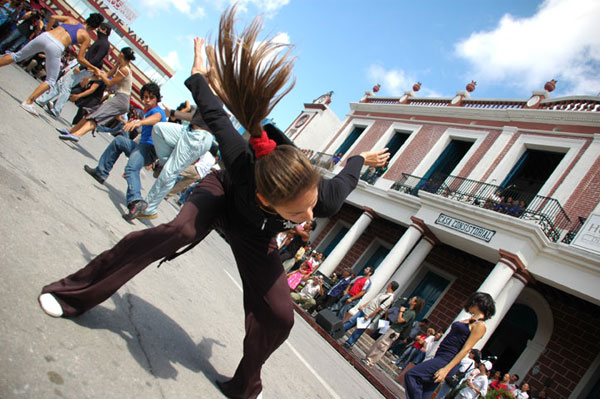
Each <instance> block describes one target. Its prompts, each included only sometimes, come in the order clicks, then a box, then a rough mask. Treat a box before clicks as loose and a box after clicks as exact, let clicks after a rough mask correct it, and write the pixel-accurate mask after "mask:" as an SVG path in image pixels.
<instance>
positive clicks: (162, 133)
mask: <svg viewBox="0 0 600 399" xmlns="http://www.w3.org/2000/svg"><path fill="white" fill-rule="evenodd" d="M212 139H213V135H212V134H211V133H210V132H209V130H208V126H206V123H205V122H204V120H202V115H201V114H200V113H199V112H198V111H196V112H195V114H194V116H193V118H192V121H191V122H190V124H189V125H188V126H183V125H180V124H178V123H172V122H162V123H157V124H156V125H155V126H154V128H153V129H152V140H153V142H154V148H155V150H156V156H157V157H158V162H160V165H162V170H161V172H160V175H159V176H158V179H156V181H155V182H154V184H153V185H152V188H151V189H150V191H148V195H147V196H146V202H147V203H148V206H147V207H146V210H145V211H144V212H142V213H140V214H139V215H138V218H143V219H154V218H156V217H157V216H158V211H157V210H158V205H159V204H160V202H161V201H162V200H163V198H165V196H166V195H167V194H169V192H170V191H171V189H172V188H173V186H175V183H176V182H177V176H179V174H180V173H181V172H183V171H184V170H185V169H186V168H187V167H188V166H190V165H191V164H192V163H193V162H194V161H195V160H197V159H198V158H200V157H201V156H202V155H203V154H205V153H206V152H207V151H208V150H209V149H210V147H211V145H212V143H213V141H212Z"/></svg>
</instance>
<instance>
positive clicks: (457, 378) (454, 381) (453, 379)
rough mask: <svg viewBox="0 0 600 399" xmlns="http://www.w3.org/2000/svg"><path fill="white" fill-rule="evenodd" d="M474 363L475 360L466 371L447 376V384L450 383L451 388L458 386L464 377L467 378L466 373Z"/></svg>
mask: <svg viewBox="0 0 600 399" xmlns="http://www.w3.org/2000/svg"><path fill="white" fill-rule="evenodd" d="M474 365H475V362H473V363H471V365H470V366H469V368H467V369H466V370H465V371H459V372H457V373H455V374H454V375H450V376H447V377H446V379H445V381H446V384H448V386H449V387H450V388H456V386H458V384H459V383H460V382H461V381H462V379H463V378H465V375H466V374H467V373H468V372H469V371H470V370H471V368H473V366H474Z"/></svg>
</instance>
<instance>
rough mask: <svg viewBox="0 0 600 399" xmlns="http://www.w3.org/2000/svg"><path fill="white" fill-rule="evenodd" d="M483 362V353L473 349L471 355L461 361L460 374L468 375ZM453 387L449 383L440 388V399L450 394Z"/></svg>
mask: <svg viewBox="0 0 600 399" xmlns="http://www.w3.org/2000/svg"><path fill="white" fill-rule="evenodd" d="M480 361H481V351H480V350H479V349H471V351H470V352H469V354H468V355H467V356H465V357H464V359H463V360H461V361H460V366H459V368H458V371H457V372H458V373H467V372H469V371H470V370H473V369H474V368H476V366H477V364H478V363H479V362H480ZM452 388H453V387H451V386H450V385H448V383H446V382H443V383H442V386H441V387H440V390H439V392H438V395H437V397H438V399H443V398H444V397H445V396H446V395H447V394H448V392H450V390H451V389H452Z"/></svg>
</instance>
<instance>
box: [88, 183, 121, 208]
mask: <svg viewBox="0 0 600 399" xmlns="http://www.w3.org/2000/svg"><path fill="white" fill-rule="evenodd" d="M90 179H92V180H93V178H92V177H90ZM103 186H104V187H106V188H107V190H102V188H100V187H99V186H98V185H97V184H94V188H95V189H96V190H100V191H104V192H105V193H107V194H108V198H109V199H110V201H111V202H112V203H113V205H114V206H115V208H117V210H118V211H119V213H124V210H123V207H124V206H125V205H126V204H125V194H123V192H122V191H120V190H117V189H116V188H115V187H114V186H113V185H111V184H110V183H107V182H104V184H103Z"/></svg>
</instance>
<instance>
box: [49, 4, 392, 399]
mask: <svg viewBox="0 0 600 399" xmlns="http://www.w3.org/2000/svg"><path fill="white" fill-rule="evenodd" d="M234 18H235V6H233V7H231V8H229V9H228V10H227V11H225V13H224V15H223V16H222V17H221V23H220V27H219V35H218V39H217V43H216V46H215V48H213V47H208V48H207V54H208V60H209V64H210V71H211V72H210V74H208V67H207V66H206V65H205V62H204V59H203V57H202V49H203V45H204V40H201V39H198V38H197V39H195V61H194V66H193V68H192V76H190V77H189V78H188V79H187V80H186V82H185V84H186V86H187V87H188V89H189V90H190V91H191V93H192V96H193V99H194V102H195V103H196V105H197V107H198V110H199V112H200V113H201V115H202V117H203V119H204V121H205V122H206V124H207V125H208V127H209V128H210V130H211V131H212V132H213V134H214V135H215V137H216V139H217V142H218V143H219V148H220V151H221V155H222V159H223V163H224V165H225V170H224V171H219V172H215V173H211V174H209V175H208V176H207V177H206V178H204V179H203V180H202V181H201V182H200V184H198V186H197V187H196V189H195V190H194V192H193V193H192V194H191V196H190V198H189V199H188V201H187V202H186V203H185V205H184V206H183V207H182V208H181V211H180V213H179V215H178V216H177V217H176V218H175V219H174V220H173V221H171V222H169V223H166V224H162V225H160V226H157V227H154V228H150V229H146V230H142V231H137V232H134V233H131V234H128V235H127V236H125V237H124V238H123V239H122V240H121V241H120V242H119V243H117V245H116V246H115V247H113V248H112V249H110V250H108V251H105V252H103V253H102V254H101V255H99V256H98V257H96V258H95V259H93V260H92V261H91V262H90V263H89V264H88V265H87V266H86V267H84V268H83V269H81V270H79V271H78V272H76V273H75V274H73V275H71V276H69V277H66V278H64V279H62V280H60V281H57V282H55V283H53V284H50V285H48V286H46V287H44V288H43V290H42V295H40V297H39V302H40V305H41V307H42V309H43V310H44V311H45V312H46V313H47V314H49V315H51V316H54V317H60V316H62V317H74V316H77V315H79V314H81V313H83V312H85V311H87V310H89V309H91V308H92V307H94V306H96V305H97V304H99V303H101V302H103V301H104V300H106V299H108V298H109V297H110V296H111V295H112V294H113V293H114V292H115V291H116V290H117V289H119V287H121V286H122V285H123V284H125V283H126V282H127V281H129V280H130V279H131V278H132V277H134V276H135V275H136V274H137V273H139V272H140V271H142V270H143V269H144V268H146V267H147V266H148V265H149V264H151V263H152V262H154V261H156V260H159V259H161V258H164V257H166V258H165V260H171V259H173V258H174V257H176V256H178V255H179V254H181V253H183V252H185V251H186V250H189V249H191V247H192V246H193V245H195V244H196V243H198V242H200V241H201V240H203V239H204V238H205V237H206V236H207V235H208V234H209V233H210V232H211V231H212V230H213V229H216V230H218V231H219V232H220V233H222V234H223V235H224V236H225V237H226V239H227V241H228V243H229V245H230V246H231V249H232V251H233V255H234V258H235V261H236V264H237V267H238V270H239V273H240V275H241V278H242V284H243V290H244V294H243V295H244V301H243V303H244V310H245V314H246V319H245V328H246V337H245V338H244V342H243V357H242V359H241V361H240V364H239V365H238V368H237V370H236V372H235V374H234V376H233V378H232V379H230V380H228V381H226V382H223V381H218V382H217V385H218V387H219V389H220V390H221V391H222V392H223V394H224V395H225V396H227V397H229V398H243V399H255V398H257V397H258V396H259V395H260V394H261V392H262V382H261V378H260V373H261V368H262V365H263V364H264V363H265V361H266V360H267V359H268V358H269V356H270V355H271V354H272V353H273V352H274V351H275V350H276V349H277V348H278V347H279V346H280V345H281V344H282V343H283V342H284V341H285V340H286V338H287V336H288V335H289V332H290V330H291V328H292V325H293V323H294V312H293V305H292V301H291V298H290V293H289V288H288V285H287V281H286V276H285V273H284V271H283V267H282V265H281V260H280V259H279V254H278V251H277V242H276V235H277V234H278V233H280V232H282V231H287V230H289V229H291V228H293V227H294V226H295V225H297V224H299V223H302V222H305V221H307V220H312V219H313V217H315V216H318V217H328V216H331V215H333V214H335V213H337V212H338V211H339V209H340V208H341V206H342V205H343V203H344V200H345V199H346V197H347V196H348V195H349V194H350V192H351V191H352V190H353V189H354V188H355V187H356V185H357V183H358V176H359V173H360V169H361V168H362V166H363V165H365V164H366V165H375V166H380V165H383V164H384V163H385V161H386V160H387V159H388V158H389V154H388V153H386V152H385V150H382V151H369V152H364V153H362V154H360V155H356V156H353V157H350V158H349V159H348V161H347V163H346V166H345V168H344V169H343V170H342V171H340V173H338V175H337V176H335V177H333V178H332V179H322V178H321V176H320V174H319V172H318V171H317V170H316V169H315V168H314V167H313V166H312V165H311V164H310V162H309V160H308V159H307V157H306V156H305V155H304V154H303V153H302V151H300V150H299V149H298V148H296V147H295V146H294V145H293V144H292V143H291V142H290V141H289V139H287V137H286V136H285V135H284V134H283V133H282V132H281V131H280V130H279V129H277V128H276V127H275V126H273V125H266V126H265V127H264V129H265V130H264V131H263V127H262V126H261V121H263V120H264V119H265V117H266V116H267V115H268V114H269V112H270V111H271V109H272V107H273V106H274V104H275V103H276V102H277V101H279V99H281V97H282V96H283V95H285V94H286V93H287V92H288V91H289V86H287V83H288V82H289V78H290V75H291V72H292V65H293V59H291V58H289V55H288V54H287V53H285V52H277V51H274V50H276V49H279V48H280V45H278V44H276V43H273V42H269V41H264V42H260V44H259V43H258V42H257V40H256V34H257V33H258V32H259V31H260V29H261V24H260V22H257V20H255V21H254V22H253V23H252V25H251V26H250V28H248V29H247V30H244V31H243V33H242V34H241V36H239V37H238V36H237V35H235V34H234ZM234 37H235V38H236V40H233V38H234ZM242 47H243V49H242ZM242 52H248V53H244V55H245V56H247V57H250V58H251V59H252V62H247V63H246V62H242V63H240V62H239V59H237V55H238V54H241V53H242ZM217 53H219V54H229V55H232V57H231V58H229V57H228V56H221V57H218V56H216V54H217ZM265 57H269V58H268V59H269V61H268V62H265ZM234 64H235V65H236V67H235V68H232V65H234ZM206 75H208V79H209V81H210V83H211V87H212V88H213V89H214V90H215V92H216V93H217V94H218V96H219V98H220V99H221V100H222V101H223V102H224V103H225V105H226V106H227V108H228V109H229V110H230V111H231V112H232V113H233V115H234V116H235V117H236V119H237V120H238V121H239V122H240V123H241V124H242V125H243V126H244V127H245V128H246V130H247V131H248V132H249V133H250V136H251V138H250V145H248V144H249V143H248V141H246V140H245V139H244V138H243V137H242V136H241V135H240V134H239V133H238V132H237V130H236V129H235V128H234V127H233V125H232V123H231V120H230V119H229V117H228V115H227V113H226V112H225V110H224V109H223V103H221V101H219V99H218V98H217V97H216V96H215V95H214V94H213V92H212V91H211V88H210V87H209V84H208V83H207V81H206V79H205V77H204V76H206ZM234 86H235V87H237V88H238V92H237V93H235V92H233V91H229V90H233V89H232V87H234ZM240 91H241V92H240ZM250 98H252V99H253V100H252V101H248V102H244V101H245V100H244V99H250ZM242 110H244V111H245V112H241V111H242ZM188 244H191V246H188V247H187V248H186V249H184V250H183V251H181V252H179V253H177V252H175V251H177V250H178V249H179V248H182V247H183V246H185V245H188Z"/></svg>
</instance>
